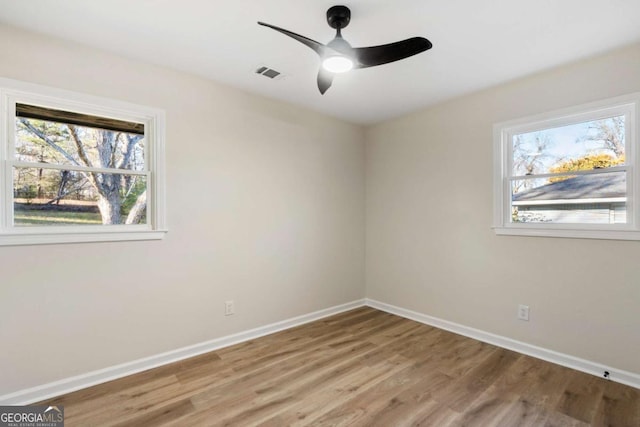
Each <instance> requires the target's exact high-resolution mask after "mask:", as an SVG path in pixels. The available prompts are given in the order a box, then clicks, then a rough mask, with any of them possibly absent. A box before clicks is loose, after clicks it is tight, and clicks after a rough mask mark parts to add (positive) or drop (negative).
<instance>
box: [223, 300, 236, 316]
mask: <svg viewBox="0 0 640 427" xmlns="http://www.w3.org/2000/svg"><path fill="white" fill-rule="evenodd" d="M233 313H235V309H234V307H233V301H225V302H224V315H225V316H231V315H232V314H233Z"/></svg>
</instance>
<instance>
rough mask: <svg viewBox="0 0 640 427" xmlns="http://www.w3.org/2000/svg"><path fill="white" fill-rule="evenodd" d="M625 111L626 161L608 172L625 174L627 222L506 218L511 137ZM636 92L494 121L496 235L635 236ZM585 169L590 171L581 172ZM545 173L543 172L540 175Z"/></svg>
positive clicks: (639, 119) (638, 177)
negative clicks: (591, 222)
mask: <svg viewBox="0 0 640 427" xmlns="http://www.w3.org/2000/svg"><path fill="white" fill-rule="evenodd" d="M620 115H624V116H625V165H623V166H618V167H615V168H608V169H607V171H609V172H614V171H625V172H626V174H627V179H626V182H627V223H626V224H558V223H555V224H551V223H517V222H512V221H511V212H512V211H511V186H510V179H512V178H514V176H512V175H511V174H512V172H513V167H512V163H513V153H512V150H513V144H512V140H513V136H514V135H517V134H522V133H528V132H535V131H539V130H544V129H550V128H555V127H561V126H568V125H572V124H576V123H582V122H587V121H592V120H598V119H603V118H607V117H613V116H620ZM639 123H640V92H638V93H633V94H629V95H624V96H620V97H616V98H610V99H605V100H601V101H597V102H592V103H589V104H583V105H579V106H575V107H571V108H565V109H562V110H556V111H551V112H547V113H543V114H538V115H534V116H529V117H523V118H519V119H515V120H510V121H507V122H503V123H497V124H495V125H494V126H493V135H494V136H493V139H494V147H493V148H494V150H493V151H494V177H493V187H494V188H493V194H494V206H493V221H494V223H493V230H494V231H495V233H496V234H497V235H509V236H539V237H569V238H585V239H610V240H640V217H639V215H640V206H639V204H640V194H639V189H640V173H639V171H640V167H638V165H640V161H639V157H638V156H639V154H640V147H639V144H640V139H639V135H638V127H639ZM585 173H589V172H585ZM540 177H544V175H540Z"/></svg>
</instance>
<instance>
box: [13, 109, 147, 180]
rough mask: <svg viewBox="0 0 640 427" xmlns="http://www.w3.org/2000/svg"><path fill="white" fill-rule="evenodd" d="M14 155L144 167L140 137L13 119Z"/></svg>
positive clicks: (38, 159)
mask: <svg viewBox="0 0 640 427" xmlns="http://www.w3.org/2000/svg"><path fill="white" fill-rule="evenodd" d="M15 158H16V160H18V161H22V162H35V163H53V164H58V165H76V166H87V167H95V168H114V169H129V170H136V171H142V170H144V167H145V165H144V136H143V135H138V134H133V133H125V132H118V131H112V130H105V129H97V128H91V127H86V126H77V125H70V124H65V123H57V122H51V121H45V120H37V119H30V118H24V117H17V118H16V148H15Z"/></svg>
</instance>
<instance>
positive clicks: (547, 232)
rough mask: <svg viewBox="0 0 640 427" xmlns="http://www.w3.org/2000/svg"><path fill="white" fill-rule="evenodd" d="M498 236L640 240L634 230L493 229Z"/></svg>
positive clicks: (637, 232) (639, 234)
mask: <svg viewBox="0 0 640 427" xmlns="http://www.w3.org/2000/svg"><path fill="white" fill-rule="evenodd" d="M493 231H494V232H495V233H496V235H498V236H527V237H561V238H574V239H603V240H640V231H636V230H584V229H568V228H562V229H561V228H556V229H549V228H520V227H493Z"/></svg>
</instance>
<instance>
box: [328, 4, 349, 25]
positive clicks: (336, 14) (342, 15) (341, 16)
mask: <svg viewBox="0 0 640 427" xmlns="http://www.w3.org/2000/svg"><path fill="white" fill-rule="evenodd" d="M350 21H351V11H350V10H349V8H348V7H347V6H333V7H330V8H329V10H327V23H328V24H329V26H330V27H331V28H335V29H341V28H345V27H346V26H347V25H349V22H350Z"/></svg>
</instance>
